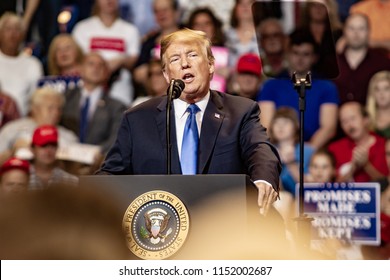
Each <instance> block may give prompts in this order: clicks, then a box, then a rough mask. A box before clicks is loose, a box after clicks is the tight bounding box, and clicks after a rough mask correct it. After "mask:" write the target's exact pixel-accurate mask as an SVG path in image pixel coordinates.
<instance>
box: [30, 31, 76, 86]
mask: <svg viewBox="0 0 390 280" xmlns="http://www.w3.org/2000/svg"><path fill="white" fill-rule="evenodd" d="M82 60H83V52H82V50H81V48H80V46H79V45H78V44H77V43H76V41H75V40H74V39H73V37H72V36H71V35H69V34H67V33H61V34H58V35H57V36H56V37H54V39H53V41H52V42H51V44H50V48H49V54H48V72H49V76H45V77H43V78H42V79H40V80H39V82H38V85H39V86H51V87H53V88H55V89H56V90H57V91H59V92H65V91H66V90H67V89H68V88H74V87H76V86H77V85H78V83H79V81H80V65H81V62H82Z"/></svg>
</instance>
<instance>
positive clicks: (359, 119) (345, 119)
mask: <svg viewBox="0 0 390 280" xmlns="http://www.w3.org/2000/svg"><path fill="white" fill-rule="evenodd" d="M340 124H341V128H342V129H343V131H344V133H345V134H346V135H347V136H348V137H349V138H351V139H352V140H354V141H355V142H356V141H359V140H360V139H362V138H363V136H364V135H365V134H366V133H368V119H367V118H365V117H364V116H363V115H362V113H361V111H360V108H359V106H358V105H357V104H347V105H344V106H342V107H341V109H340Z"/></svg>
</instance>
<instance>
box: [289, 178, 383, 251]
mask: <svg viewBox="0 0 390 280" xmlns="http://www.w3.org/2000/svg"><path fill="white" fill-rule="evenodd" d="M298 188H299V185H298V184H297V186H296V194H297V196H298V192H299V191H298ZM379 202H380V186H379V183H371V182H370V183H325V184H317V183H314V184H313V183H305V184H304V212H305V214H307V215H309V216H311V217H313V218H314V221H313V222H312V229H313V230H312V240H320V239H327V238H336V239H339V240H345V241H350V242H354V243H357V244H366V245H378V244H380V208H379Z"/></svg>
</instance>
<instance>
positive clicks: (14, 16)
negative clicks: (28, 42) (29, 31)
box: [0, 12, 25, 32]
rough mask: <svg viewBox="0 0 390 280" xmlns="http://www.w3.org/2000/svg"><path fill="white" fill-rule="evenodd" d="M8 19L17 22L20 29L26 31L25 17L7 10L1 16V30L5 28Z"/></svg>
mask: <svg viewBox="0 0 390 280" xmlns="http://www.w3.org/2000/svg"><path fill="white" fill-rule="evenodd" d="M8 21H13V22H16V23H17V24H18V25H19V28H20V31H22V32H24V29H25V28H24V24H23V19H22V18H21V17H20V16H18V15H17V14H15V13H12V12H5V13H4V14H3V15H2V16H1V17H0V31H2V29H3V28H4V25H5V24H6V23H7V22H8Z"/></svg>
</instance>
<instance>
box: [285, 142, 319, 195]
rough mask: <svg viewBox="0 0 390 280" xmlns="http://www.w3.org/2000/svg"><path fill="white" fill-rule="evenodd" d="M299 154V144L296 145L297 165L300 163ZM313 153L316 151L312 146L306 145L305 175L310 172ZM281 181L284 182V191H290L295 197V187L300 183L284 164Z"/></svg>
mask: <svg viewBox="0 0 390 280" xmlns="http://www.w3.org/2000/svg"><path fill="white" fill-rule="evenodd" d="M299 152H300V150H299V144H296V146H295V161H296V162H297V163H299V159H300V154H299ZM313 153H314V149H313V148H312V147H311V146H310V145H307V144H305V145H304V147H303V173H304V174H307V173H308V172H309V164H310V159H311V156H312V155H313ZM280 180H281V181H282V185H283V189H284V190H285V191H288V192H289V193H291V194H292V195H293V196H294V197H295V185H296V184H297V183H298V182H296V181H295V180H294V178H293V176H292V175H291V173H290V171H289V170H288V169H287V167H286V166H285V165H284V164H282V172H281V173H280Z"/></svg>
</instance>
